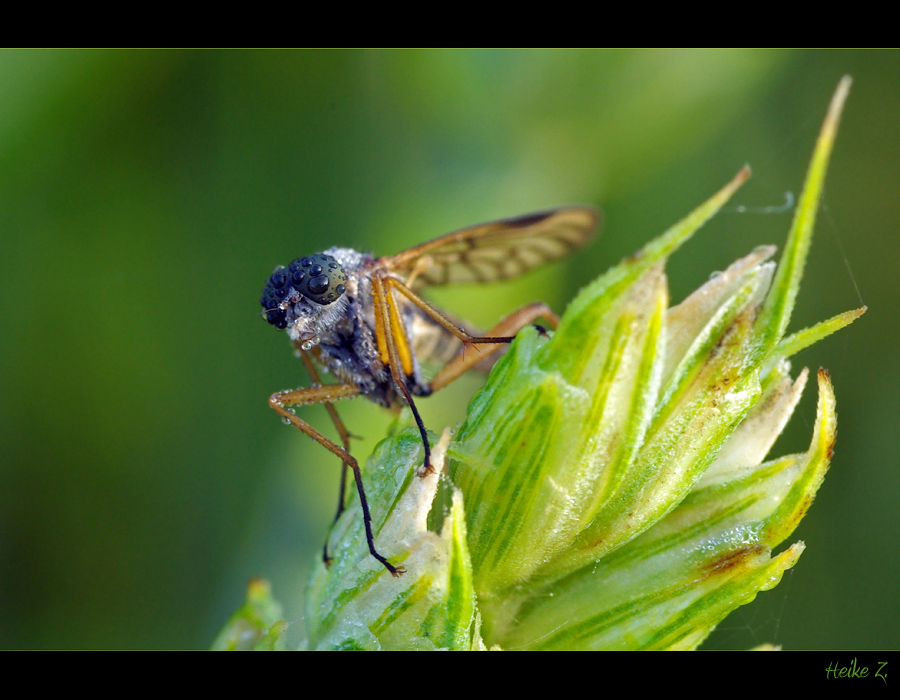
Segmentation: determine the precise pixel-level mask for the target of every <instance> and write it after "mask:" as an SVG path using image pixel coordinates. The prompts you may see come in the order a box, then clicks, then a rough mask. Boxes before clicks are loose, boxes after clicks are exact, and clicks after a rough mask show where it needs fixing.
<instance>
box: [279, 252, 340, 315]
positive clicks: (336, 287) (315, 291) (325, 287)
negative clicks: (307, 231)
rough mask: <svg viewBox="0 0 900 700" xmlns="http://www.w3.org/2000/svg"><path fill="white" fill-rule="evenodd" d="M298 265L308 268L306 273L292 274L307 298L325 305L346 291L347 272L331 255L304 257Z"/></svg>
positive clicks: (296, 285) (293, 281)
mask: <svg viewBox="0 0 900 700" xmlns="http://www.w3.org/2000/svg"><path fill="white" fill-rule="evenodd" d="M292 267H293V265H292ZM298 267H303V268H306V270H305V272H306V274H305V275H302V276H301V275H292V283H294V285H293V286H294V288H295V289H296V290H297V291H298V292H300V293H301V294H302V295H303V296H305V297H306V298H307V299H312V300H313V301H314V302H316V303H317V304H322V305H323V306H324V305H326V304H331V303H333V302H335V301H337V300H338V299H339V298H340V297H341V295H342V294H343V293H344V292H345V291H346V286H345V285H346V282H347V274H346V273H345V272H344V268H342V267H341V265H340V263H338V261H337V260H335V259H334V258H333V257H332V256H331V255H326V254H325V253H318V254H317V255H311V256H310V257H308V258H303V259H302V260H301V261H300V265H299V266H298ZM298 271H299V270H298ZM298 277H299V278H300V279H297V278H298Z"/></svg>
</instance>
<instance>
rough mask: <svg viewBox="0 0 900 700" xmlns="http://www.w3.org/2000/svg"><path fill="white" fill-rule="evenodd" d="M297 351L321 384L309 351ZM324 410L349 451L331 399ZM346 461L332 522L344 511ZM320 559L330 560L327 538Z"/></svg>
mask: <svg viewBox="0 0 900 700" xmlns="http://www.w3.org/2000/svg"><path fill="white" fill-rule="evenodd" d="M298 351H299V353H300V359H301V360H302V361H303V366H304V367H305V368H306V373H307V374H308V375H309V378H310V379H312V381H313V384H318V385H321V384H322V380H321V378H320V377H319V372H318V370H317V369H316V365H315V363H314V362H313V361H312V358H311V357H310V356H309V353H308V352H307V351H306V350H304V349H303V348H300V347H299V344H298ZM323 403H324V404H325V410H326V411H328V415H329V416H330V417H331V422H332V423H334V427H335V428H336V429H337V431H338V435H340V437H341V443H343V445H344V450H346V451H347V452H350V432H349V431H348V430H347V428H346V427H345V426H344V422H343V421H342V420H341V417H340V416H339V415H338V412H337V409H336V408H335V407H334V404H333V403H331V401H324V402H323ZM347 467H348V465H347V463H346V462H344V461H341V486H340V492H339V494H338V506H337V512H336V513H335V514H334V522H337V520H338V518H340V517H341V513H343V512H344V496H345V494H346V492H347ZM322 561H324V562H325V565H326V566H327V565H328V564H329V563H330V562H331V557H330V556H328V540H327V539H326V540H325V544H324V546H323V547H322Z"/></svg>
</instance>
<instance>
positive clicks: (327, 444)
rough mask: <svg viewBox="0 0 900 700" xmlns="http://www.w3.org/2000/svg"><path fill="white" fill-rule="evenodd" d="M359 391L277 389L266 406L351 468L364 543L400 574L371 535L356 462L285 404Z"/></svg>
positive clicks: (352, 388)
mask: <svg viewBox="0 0 900 700" xmlns="http://www.w3.org/2000/svg"><path fill="white" fill-rule="evenodd" d="M358 394H359V387H357V386H355V385H353V384H328V385H325V386H316V387H310V388H308V389H293V390H291V389H289V390H287V391H279V392H276V393H274V394H272V396H270V397H269V406H270V407H271V408H272V410H274V411H275V413H277V414H278V415H280V416H281V417H282V418H284V419H286V420H287V421H289V422H290V423H291V425H293V426H294V427H295V428H297V430H299V431H300V432H302V433H304V434H306V435H308V436H309V437H311V438H312V439H313V440H315V441H316V442H318V443H319V444H320V445H322V447H324V448H325V449H326V450H328V451H329V452H331V453H332V454H334V455H336V456H337V457H339V458H340V459H341V460H342V461H343V462H344V464H346V465H347V466H349V467H350V469H352V470H353V477H354V479H355V480H356V490H357V491H358V492H359V502H360V505H361V506H362V511H363V524H364V525H365V529H366V543H367V544H368V545H369V553H370V554H371V555H372V556H373V557H375V559H377V560H378V561H380V562H381V563H382V564H383V565H384V567H385V568H386V569H387V570H388V571H390V572H391V574H392V575H394V576H399V575H400V574H402V573H403V572H404V571H405V569H404V568H403V567H402V566H396V567H395V566H393V565H392V564H391V563H390V562H389V561H388V560H387V559H385V558H384V557H383V556H381V555H380V554H379V553H378V551H377V550H376V549H375V538H374V536H373V535H372V516H371V514H370V513H369V502H368V500H367V499H366V492H365V489H364V488H363V482H362V473H361V472H360V469H359V464H358V463H357V461H356V460H355V459H354V458H353V457H352V456H351V455H350V453H349V452H348V451H347V450H345V449H344V448H343V447H341V446H340V445H337V444H336V443H334V442H332V441H331V440H329V439H328V438H327V437H325V436H324V435H322V433H320V432H319V431H318V430H316V429H315V428H313V427H312V426H311V425H310V424H309V423H307V422H306V421H303V420H301V419H300V418H298V417H297V416H295V415H294V414H293V413H291V412H290V411H289V410H288V408H289V407H290V406H297V405H309V404H316V403H326V402H331V401H336V400H338V399H345V398H349V397H351V396H357V395H358Z"/></svg>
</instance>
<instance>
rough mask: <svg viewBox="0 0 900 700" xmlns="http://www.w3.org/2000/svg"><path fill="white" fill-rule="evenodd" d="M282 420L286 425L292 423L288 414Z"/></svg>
mask: <svg viewBox="0 0 900 700" xmlns="http://www.w3.org/2000/svg"><path fill="white" fill-rule="evenodd" d="M281 422H282V423H284V424H285V425H290V424H291V419H290V418H288V417H287V416H285V417H284V418H282V419H281Z"/></svg>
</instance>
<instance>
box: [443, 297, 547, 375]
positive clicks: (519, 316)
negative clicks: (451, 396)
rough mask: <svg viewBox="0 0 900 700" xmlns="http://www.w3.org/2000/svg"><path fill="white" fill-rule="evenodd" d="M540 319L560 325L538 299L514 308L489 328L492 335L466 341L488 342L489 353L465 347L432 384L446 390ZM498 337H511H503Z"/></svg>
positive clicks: (470, 338) (487, 349)
mask: <svg viewBox="0 0 900 700" xmlns="http://www.w3.org/2000/svg"><path fill="white" fill-rule="evenodd" d="M538 318H544V319H546V320H547V321H549V325H550V326H551V327H552V328H556V326H557V325H559V316H557V315H556V314H555V313H553V311H551V310H550V307H549V306H547V305H546V304H543V303H540V302H538V303H535V304H529V305H528V306H523V307H522V308H521V309H519V310H517V311H513V312H512V313H511V314H510V315H509V316H507V317H506V318H504V319H503V320H502V321H500V323H498V324H497V325H496V326H494V327H493V328H492V329H491V330H490V331H488V333H489V336H485V337H483V338H472V337H469V338H468V340H467V341H464V342H469V343H484V344H486V345H487V348H486V351H487V352H486V355H485V354H481V355H476V354H475V353H468V354H466V352H465V346H464V347H463V350H462V351H461V352H460V353H459V354H458V355H457V356H456V357H454V358H453V359H452V360H450V362H448V363H447V364H446V365H444V368H443V369H442V370H441V371H440V372H438V373H437V375H435V377H434V379H432V380H431V384H430V386H431V389H432V391H437V390H438V389H443V388H444V387H445V386H447V385H448V384H450V383H451V382H453V381H454V380H456V379H458V378H459V377H460V376H461V375H463V374H465V373H466V372H468V371H469V370H470V369H472V367H474V366H475V365H477V364H478V363H479V362H482V361H484V360H485V359H486V357H489V356H490V355H491V354H492V353H495V352H497V351H498V350H500V349H501V348H502V347H503V343H510V342H512V340H513V338H514V337H515V336H516V334H517V333H518V332H519V331H520V330H522V329H523V328H524V327H525V326H527V325H529V324H530V323H533V322H534V321H535V320H537V319H538ZM539 328H540V327H539ZM542 330H543V329H542ZM494 336H507V337H502V338H499V337H494Z"/></svg>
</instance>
